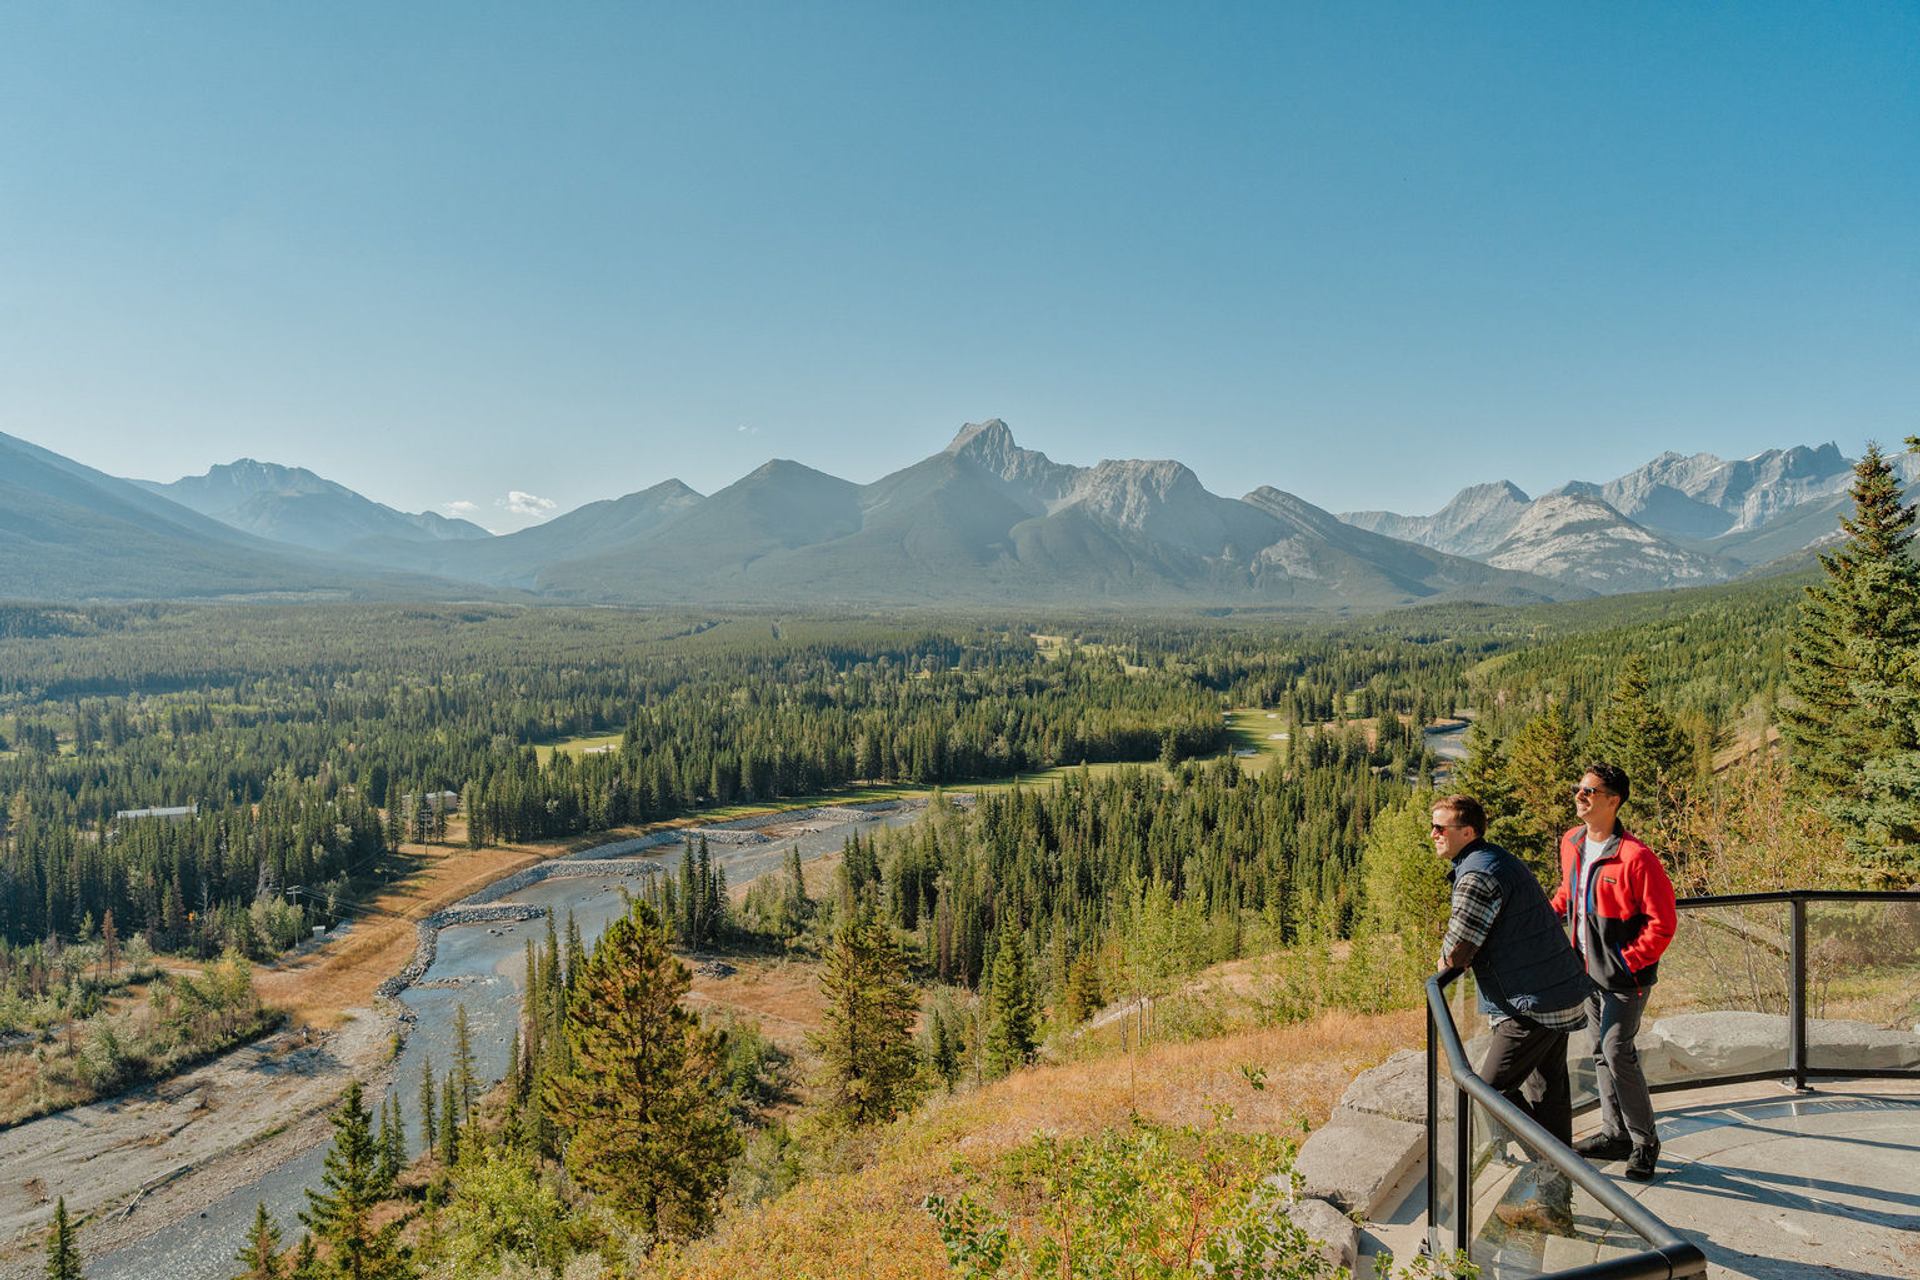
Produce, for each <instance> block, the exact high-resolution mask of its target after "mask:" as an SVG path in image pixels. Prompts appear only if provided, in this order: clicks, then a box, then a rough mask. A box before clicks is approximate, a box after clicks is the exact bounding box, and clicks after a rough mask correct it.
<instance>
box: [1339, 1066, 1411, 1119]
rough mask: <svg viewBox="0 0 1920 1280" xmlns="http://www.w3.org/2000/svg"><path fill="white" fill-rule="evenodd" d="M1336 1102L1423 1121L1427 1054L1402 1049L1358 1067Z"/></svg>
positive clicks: (1343, 1106)
mask: <svg viewBox="0 0 1920 1280" xmlns="http://www.w3.org/2000/svg"><path fill="white" fill-rule="evenodd" d="M1340 1106H1341V1109H1342V1110H1346V1111H1358V1112H1363V1113H1365V1114H1367V1115H1374V1116H1386V1117H1388V1118H1389V1119H1393V1120H1405V1121H1408V1122H1409V1123H1412V1124H1425V1123H1426V1121H1427V1055H1426V1054H1425V1053H1422V1052H1420V1051H1419V1050H1415V1049H1402V1050H1400V1051H1399V1052H1397V1053H1395V1054H1394V1055H1393V1056H1392V1057H1390V1058H1388V1059H1387V1060H1386V1061H1385V1062H1383V1063H1381V1064H1380V1065H1379V1066H1377V1067H1374V1068H1373V1069H1372V1070H1370V1071H1362V1072H1361V1073H1360V1074H1359V1075H1357V1076H1355V1077H1354V1078H1353V1083H1352V1084H1350V1085H1348V1086H1347V1091H1346V1092H1345V1093H1343V1094H1341V1095H1340Z"/></svg>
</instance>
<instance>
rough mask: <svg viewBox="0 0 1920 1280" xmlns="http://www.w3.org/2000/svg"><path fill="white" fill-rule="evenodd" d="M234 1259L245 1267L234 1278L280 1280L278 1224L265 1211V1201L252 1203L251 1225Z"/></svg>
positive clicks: (241, 1279) (242, 1279)
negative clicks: (243, 1243)
mask: <svg viewBox="0 0 1920 1280" xmlns="http://www.w3.org/2000/svg"><path fill="white" fill-rule="evenodd" d="M235 1260H236V1261H238V1262H239V1263H240V1265H241V1266H243V1267H245V1268H246V1270H245V1271H243V1272H241V1273H240V1274H239V1275H238V1276H235V1277H234V1280H280V1276H281V1270H282V1269H281V1266H280V1224H279V1223H277V1222H275V1221H274V1220H273V1217H272V1215H270V1214H269V1213H268V1212H267V1202H266V1201H264V1200H262V1201H259V1202H258V1203H257V1204H255V1205H254V1209H253V1226H252V1227H250V1228H249V1229H248V1231H247V1243H246V1244H245V1245H244V1246H242V1247H241V1250H240V1252H239V1253H238V1254H236V1255H235Z"/></svg>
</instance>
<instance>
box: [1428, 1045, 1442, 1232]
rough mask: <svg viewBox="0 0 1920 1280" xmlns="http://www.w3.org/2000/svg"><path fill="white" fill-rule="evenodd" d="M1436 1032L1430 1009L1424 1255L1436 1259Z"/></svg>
mask: <svg viewBox="0 0 1920 1280" xmlns="http://www.w3.org/2000/svg"><path fill="white" fill-rule="evenodd" d="M1439 1038H1440V1029H1439V1028H1438V1027H1436V1026H1435V1025H1434V1024H1433V1009H1432V1008H1431V1007H1429V1008H1428V1009H1427V1254H1428V1255H1429V1256H1430V1257H1438V1256H1439V1255H1440V1225H1439V1218H1438V1217H1437V1216H1436V1213H1435V1211H1436V1210H1437V1209H1439V1207H1440V1160H1439V1156H1440V1132H1439V1130H1438V1129H1437V1128H1435V1126H1436V1125H1438V1124H1439V1123H1440V1045H1439V1043H1438V1041H1439Z"/></svg>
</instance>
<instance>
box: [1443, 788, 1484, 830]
mask: <svg viewBox="0 0 1920 1280" xmlns="http://www.w3.org/2000/svg"><path fill="white" fill-rule="evenodd" d="M1433 807H1434V808H1436V809H1445V810H1446V811H1447V812H1448V813H1451V814H1452V815H1453V820H1454V821H1455V822H1456V823H1458V824H1459V825H1461V826H1463V827H1472V828H1473V834H1474V835H1476V836H1484V835H1485V834H1487V811H1486V809H1485V808H1483V807H1482V806H1481V804H1480V802H1479V801H1478V800H1475V799H1474V798H1473V797H1472V796H1447V797H1445V798H1443V799H1440V800H1435V801H1434V802H1433Z"/></svg>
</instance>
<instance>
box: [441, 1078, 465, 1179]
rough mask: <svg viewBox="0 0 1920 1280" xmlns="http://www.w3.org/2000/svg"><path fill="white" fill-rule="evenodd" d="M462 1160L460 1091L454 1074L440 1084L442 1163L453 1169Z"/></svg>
mask: <svg viewBox="0 0 1920 1280" xmlns="http://www.w3.org/2000/svg"><path fill="white" fill-rule="evenodd" d="M459 1159H460V1089H459V1087H458V1086H457V1085H456V1084H455V1083H454V1078H453V1072H451V1071H449V1072H447V1078H446V1079H445V1080H443V1081H441V1084H440V1163H441V1164H444V1165H446V1166H447V1167H448V1168H449V1169H451V1168H452V1167H453V1166H454V1165H455V1164H456V1163H458V1162H459Z"/></svg>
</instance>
